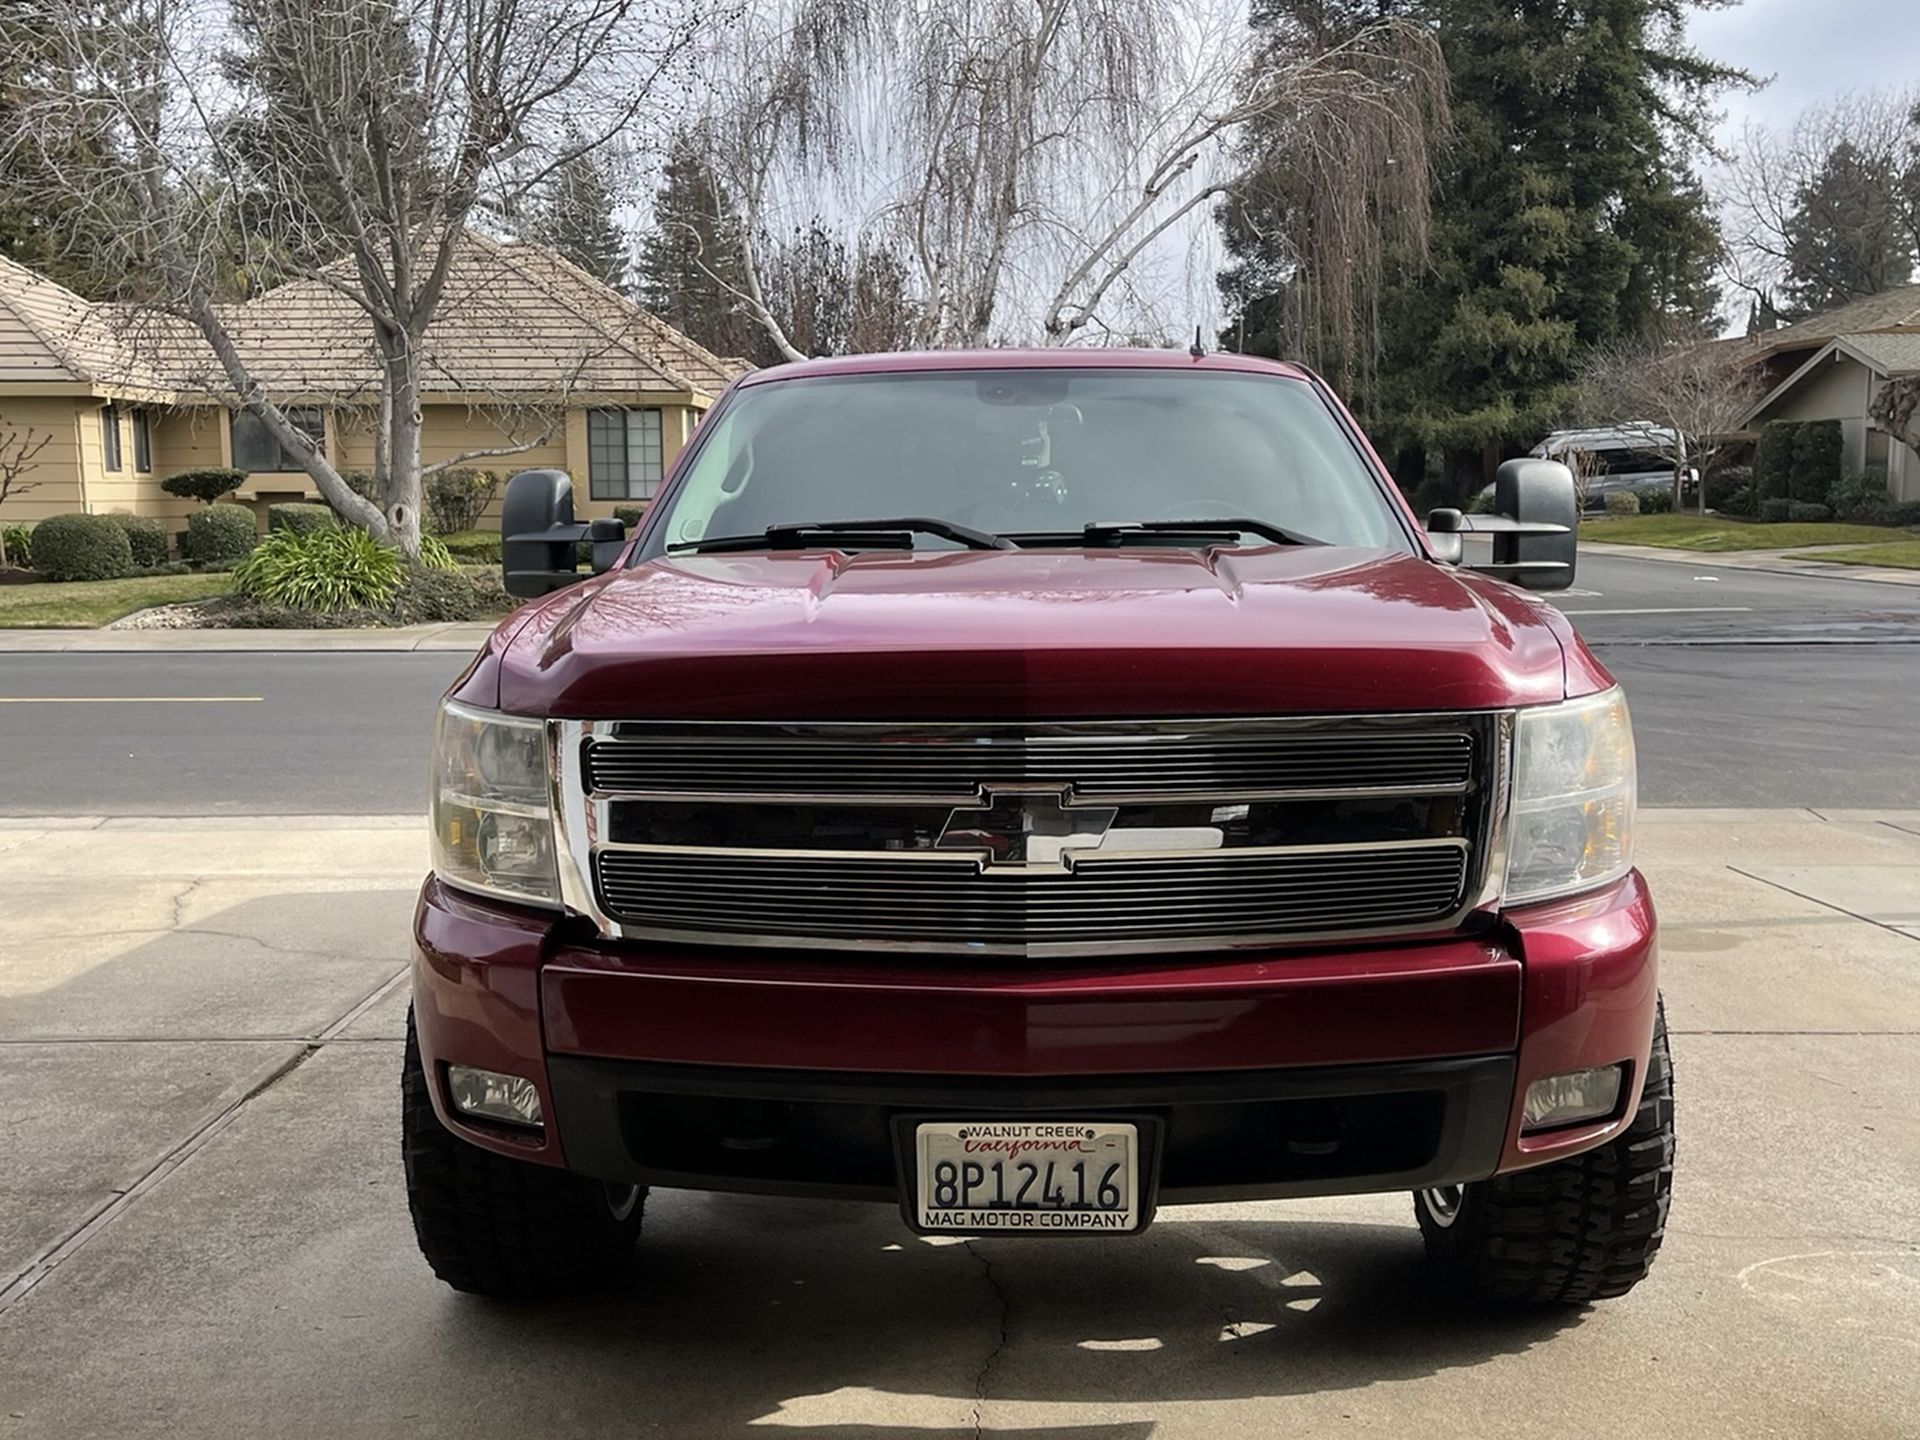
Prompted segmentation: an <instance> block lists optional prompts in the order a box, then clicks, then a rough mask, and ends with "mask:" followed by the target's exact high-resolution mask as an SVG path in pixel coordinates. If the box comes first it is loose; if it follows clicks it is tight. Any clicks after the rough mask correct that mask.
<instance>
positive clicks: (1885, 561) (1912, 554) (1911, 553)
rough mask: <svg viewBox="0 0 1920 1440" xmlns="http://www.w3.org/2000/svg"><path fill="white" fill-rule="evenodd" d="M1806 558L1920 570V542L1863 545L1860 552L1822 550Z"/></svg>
mask: <svg viewBox="0 0 1920 1440" xmlns="http://www.w3.org/2000/svg"><path fill="white" fill-rule="evenodd" d="M1806 558H1807V559H1809V560H1831V561H1833V562H1834V563H1836V564H1839V565H1885V566H1887V567H1889V568H1891V569H1896V570H1920V540H1895V541H1892V542H1890V543H1888V544H1885V545H1862V546H1861V547H1860V548H1859V549H1858V550H1822V551H1819V552H1818V553H1816V554H1813V555H1809V556H1807V557H1806Z"/></svg>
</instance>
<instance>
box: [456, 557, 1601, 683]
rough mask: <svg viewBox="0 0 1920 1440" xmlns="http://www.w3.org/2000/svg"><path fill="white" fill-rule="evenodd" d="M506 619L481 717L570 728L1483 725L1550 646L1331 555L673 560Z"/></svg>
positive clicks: (1360, 562) (1516, 611)
mask: <svg viewBox="0 0 1920 1440" xmlns="http://www.w3.org/2000/svg"><path fill="white" fill-rule="evenodd" d="M522 615H524V616H525V618H524V620H523V621H522V623H520V624H519V625H518V628H517V629H514V630H511V631H508V630H507V629H505V628H504V627H503V630H502V632H501V634H500V635H499V636H498V637H496V640H495V646H494V651H493V655H494V659H495V660H496V662H497V674H498V682H499V691H498V703H499V705H500V706H501V708H503V709H505V710H508V711H511V712H515V713H519V714H528V715H544V716H561V717H570V718H578V719H599V718H612V717H629V718H661V719H667V718H687V719H738V718H757V719H795V720H801V719H869V720H876V719H877V720H889V719H903V720H906V719H944V720H960V719H1020V718H1035V719H1040V718H1049V719H1052V718H1058V719H1066V718H1094V717H1102V716H1110V717H1118V716H1128V717H1131V716H1149V715H1152V716H1198V715H1245V714H1310V713H1316V712H1334V711H1396V710H1439V709H1490V708H1498V707H1502V706H1508V705H1525V704H1536V703H1542V702H1548V701H1553V700H1558V699H1561V698H1562V697H1563V696H1564V695H1565V694H1566V690H1567V681H1566V675H1567V665H1566V660H1565V658H1564V656H1563V648H1562V640H1561V638H1560V636H1561V634H1563V633H1564V634H1565V635H1566V636H1567V638H1568V639H1569V641H1571V632H1570V631H1568V630H1567V627H1566V623H1565V621H1564V620H1563V619H1561V618H1560V617H1559V616H1558V614H1557V612H1555V611H1553V610H1552V609H1551V608H1550V607H1548V606H1547V605H1545V604H1544V603H1542V602H1541V601H1538V600H1536V599H1534V598H1533V597H1532V596H1531V595H1528V594H1526V593H1525V592H1523V591H1520V590H1516V589H1513V588H1512V587H1510V586H1507V585H1503V584H1499V583H1497V582H1494V581H1491V580H1488V579H1486V578H1484V577H1481V576H1477V575H1473V574H1470V573H1467V572H1464V571H1460V570H1455V569H1451V568H1449V567H1446V566H1443V565H1439V564H1436V563H1434V562H1432V561H1430V560H1426V559H1422V558H1417V557H1415V556H1412V555H1406V554H1400V553H1395V552H1389V551H1383V550H1359V549H1346V548H1338V547H1332V546H1310V547H1309V546H1276V547H1270V548H1262V549H1254V550H1235V551H1232V552H1230V553H1222V552H1214V553H1207V552H1200V551H1190V550H1172V549H1167V550H1161V549H1153V550H1147V549H1141V550H1113V551H1086V550H1021V551H960V552H952V551H942V552H933V553H926V552H920V553H905V552H900V551H879V552H872V551H870V552H864V553H860V554H855V555H848V554H842V553H839V552H827V553H812V554H803V555H767V554H751V555H712V556H691V557H676V558H668V559H659V560H653V561H649V562H648V563H646V564H642V565H637V566H634V567H632V568H630V569H621V570H615V571H612V572H610V573H608V574H606V575H603V576H600V577H598V578H597V579H595V580H592V581H589V582H587V583H585V584H583V585H580V586H577V587H573V588H570V589H568V590H566V591H562V592H560V593H558V594H555V595H553V596H550V597H548V598H547V599H546V600H544V601H541V602H540V603H539V604H537V605H535V606H532V607H529V611H523V612H522ZM516 618H519V617H516ZM511 623H512V622H509V624H511ZM1571 643H1573V644H1577V643H1578V642H1577V641H1573V642H1571ZM483 668H493V667H491V666H488V667H483Z"/></svg>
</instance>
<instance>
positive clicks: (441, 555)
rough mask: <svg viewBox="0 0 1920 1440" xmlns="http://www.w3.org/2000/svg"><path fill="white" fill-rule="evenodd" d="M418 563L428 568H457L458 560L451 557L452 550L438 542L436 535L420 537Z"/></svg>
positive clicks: (438, 538)
mask: <svg viewBox="0 0 1920 1440" xmlns="http://www.w3.org/2000/svg"><path fill="white" fill-rule="evenodd" d="M420 564H421V565H422V566H423V567H424V568H426V569H428V570H458V569H459V568H460V562H459V561H458V560H456V559H454V558H453V552H452V551H450V550H449V549H447V547H446V546H445V545H443V544H441V543H440V537H439V536H438V535H422V536H421V537H420Z"/></svg>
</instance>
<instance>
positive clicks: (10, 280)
mask: <svg viewBox="0 0 1920 1440" xmlns="http://www.w3.org/2000/svg"><path fill="white" fill-rule="evenodd" d="M225 318H226V321H227V325H228V328H229V330H230V332H231V333H232V335H233V338H234V341H235V343H236V345H237V347H238V348H239V350H240V352H241V355H242V356H243V358H244V359H245V360H246V361H247V363H248V366H249V368H250V369H251V371H252V373H253V375H254V377H255V378H256V379H257V380H258V382H259V383H260V384H261V385H262V386H263V387H264V388H265V389H266V390H267V392H268V393H269V394H270V395H272V396H273V398H274V399H275V401H276V402H277V403H279V404H280V405H281V406H282V407H283V408H285V409H286V410H287V413H288V414H289V416H290V417H291V418H293V419H294V421H295V423H296V424H299V425H301V426H302V428H305V429H306V430H307V431H308V433H309V434H311V435H313V436H314V437H315V438H316V439H317V440H318V441H319V442H320V443H321V444H322V445H323V446H324V447H325V453H326V454H327V455H328V457H329V458H330V459H332V461H333V463H334V464H335V465H336V466H337V467H339V468H340V469H343V470H370V469H371V468H372V464H373V439H372V432H373V424H374V421H375V418H376V414H377V402H378V398H379V391H378V385H377V381H376V374H377V372H376V370H375V366H374V357H373V352H372V349H371V346H370V342H369V338H368V331H367V324H366V321H365V319H364V317H363V316H362V314H361V313H360V311H359V310H358V308H357V307H356V306H355V305H354V303H353V301H352V300H351V299H349V298H348V297H347V296H346V295H343V294H342V293H340V292H339V291H338V290H335V289H333V288H331V287H329V286H328V285H326V284H325V283H323V282H321V281H317V280H299V281H294V282H292V283H290V284H287V285H283V286H280V287H278V288H277V289H273V290H268V291H266V292H264V293H263V294H261V295H260V296H259V297H257V298H256V299H253V300H250V301H248V302H246V303H244V304H239V305H235V306H232V307H230V308H229V309H228V311H227V312H226V315H225ZM425 349H426V357H425V358H426V364H425V367H424V369H425V374H426V377H427V379H426V383H425V386H424V396H423V399H424V403H423V406H422V413H423V416H424V431H423V440H422V446H421V450H422V460H423V461H424V462H425V463H427V464H433V463H434V462H436V461H441V460H447V459H450V458H452V457H454V456H457V455H464V454H466V453H468V452H476V451H477V452H485V451H511V452H512V453H509V454H496V455H491V456H487V455H481V456H478V457H476V458H474V459H472V460H470V461H466V462H464V463H469V464H472V465H474V466H476V467H478V468H482V469H491V470H496V471H498V472H500V473H502V474H503V475H504V474H506V473H508V472H511V471H513V470H520V469H526V468H528V467H530V466H553V467H557V468H560V469H564V470H567V471H569V472H570V473H571V474H572V475H573V477H574V479H575V482H576V484H575V509H576V512H577V513H580V514H582V515H586V516H594V515H610V514H611V513H612V512H613V510H614V509H615V507H617V506H625V505H632V504H637V503H639V502H641V501H644V500H645V499H647V498H649V497H650V496H651V495H652V494H653V491H654V487H655V486H657V485H658V484H659V481H660V477H661V475H662V473H663V472H664V470H665V468H666V467H667V466H668V465H669V464H671V463H672V461H673V458H674V457H675V456H676V455H677V454H678V453H679V450H680V447H681V446H682V445H684V444H685V443H686V441H687V437H688V436H689V435H690V434H691V433H692V430H693V426H694V424H695V423H696V422H697V421H698V419H699V417H700V416H701V414H702V413H704V412H705V411H706V410H707V408H708V407H709V406H711V405H712V404H713V402H714V400H715V399H717V398H718V396H719V394H720V392H721V391H722V390H723V389H724V388H725V387H726V385H727V383H728V382H729V381H730V380H731V379H733V377H734V376H735V375H737V374H739V373H740V372H741V371H743V370H744V369H746V368H747V367H746V366H745V365H744V364H743V363H742V362H740V361H734V360H724V359H722V358H721V357H719V356H716V355H714V354H713V353H711V352H710V351H708V350H706V349H703V348H702V347H701V346H699V345H697V344H695V343H694V342H693V341H692V340H690V339H688V338H687V337H686V336H685V335H683V334H681V333H680V332H679V331H677V330H675V329H674V328H673V327H672V326H670V325H668V324H667V323H666V322H665V321H663V320H660V319H659V318H658V317H657V316H654V315H652V314H650V313H649V312H647V311H645V310H642V309H640V308H639V307H638V306H636V305H634V304H633V303H632V302H631V301H629V300H628V299H626V297H625V296H623V295H621V294H619V293H618V292H617V291H615V290H612V289H610V288H608V287H607V286H605V285H603V284H601V283H600V282H599V281H598V280H595V279H594V278H593V277H591V276H590V275H588V274H587V273H586V272H585V271H583V270H580V269H579V268H577V267H576V266H574V265H572V264H570V263H568V262H567V261H566V260H565V259H563V258H562V257H561V256H559V255H558V254H556V253H554V252H553V251H551V250H548V249H545V248H543V247H541V246H538V245H527V244H512V243H503V242H500V241H496V240H491V239H488V238H485V237H483V236H479V235H469V236H468V237H466V240H465V241H464V243H463V244H462V246H461V248H460V251H459V253H458V257H457V259H456V262H455V264H454V267H453V270H452V272H451V274H450V275H449V278H448V282H447V290H446V294H445V297H444V299H443V301H442V304H441V307H440V310H439V313H438V318H437V319H436V321H435V324H434V325H433V327H432V328H431V329H430V330H429V331H428V333H427V337H426V346H425ZM230 400H231V394H230V392H229V390H228V389H227V386H226V381H225V376H224V374H223V372H221V370H220V369H219V367H218V366H217V365H216V364H215V362H214V360H213V358H212V355H211V353H210V352H209V351H208V350H207V348H206V346H205V344H204V343H203V342H202V341H201V339H200V337H199V335H198V333H197V332H195V331H192V330H190V329H187V328H186V327H184V326H181V325H178V324H175V323H172V322H167V321H165V320H163V319H156V318H155V317H153V316H151V315H141V314H138V313H136V312H133V311H131V310H129V309H127V308H125V307H121V306H116V305H111V304H94V303H89V302H88V301H86V300H84V299H82V298H81V297H80V296H78V295H75V294H74V293H73V292H72V291H69V290H66V289H63V288H62V287H61V286H59V285H57V284H55V283H54V282H53V281H51V280H49V279H47V278H46V277H45V276H43V275H39V274H37V273H35V272H34V271H31V270H28V269H25V268H24V267H22V266H19V265H16V264H14V263H12V262H11V261H8V260H6V259H4V258H0V431H5V430H12V431H15V432H20V431H25V430H28V429H31V430H32V431H33V432H34V434H35V435H36V436H48V437H51V438H50V440H49V442H48V443H47V444H46V446H45V447H44V448H43V449H41V450H40V452H39V454H38V456H37V457H36V460H35V464H34V468H33V470H32V472H31V473H30V474H28V475H27V476H25V477H24V478H25V480H26V482H27V483H28V484H30V485H32V486H33V488H32V489H31V490H28V491H26V492H25V493H16V494H15V496H14V497H13V498H11V499H10V500H8V502H7V503H6V505H5V507H4V509H0V523H6V524H15V523H20V522H27V523H31V522H33V521H36V520H40V519H44V518H45V517H47V516H49V515H55V514H60V513H63V512H69V511H75V510H85V511H94V512H107V511H115V510H123V511H131V512H133V513H134V514H139V515H153V516H157V517H159V518H161V519H162V520H164V521H166V522H168V528H169V529H170V530H171V529H173V528H175V522H177V521H179V520H180V519H181V518H182V517H183V516H184V515H185V514H186V513H187V512H188V511H190V510H191V509H192V508H193V507H194V504H195V502H193V501H191V500H176V499H174V498H173V497H172V496H169V495H167V494H166V493H164V492H163V491H162V490H161V489H160V481H161V480H162V479H163V478H165V477H166V476H168V475H171V474H174V473H175V472H177V471H180V470H184V469H189V468H192V467H195V466H202V465H231V466H234V467H235V468H238V469H241V470H245V471H246V472H247V474H248V479H247V482H246V484H244V485H243V486H242V487H241V488H240V490H239V491H238V492H237V498H238V499H240V500H242V501H244V502H248V503H251V504H252V505H254V506H255V508H256V509H264V507H265V506H266V505H267V504H269V503H273V502H276V501H282V500H298V499H306V500H317V499H318V498H320V497H319V492H318V490H317V489H316V488H315V486H314V484H313V481H312V479H311V478H310V477H309V476H308V475H307V474H306V472H305V471H304V470H302V469H300V468H299V466H298V465H297V464H295V463H293V462H292V461H291V460H289V459H288V458H287V457H286V456H284V455H283V454H282V453H281V451H280V448H279V446H278V445H277V444H275V443H274V441H273V440H272V438H271V437H270V436H268V435H267V434H266V433H265V431H264V429H263V427H262V426H261V425H260V423H259V422H258V421H257V420H255V419H254V418H253V417H251V416H248V415H246V414H245V413H244V412H239V411H235V410H233V409H232V408H230V404H229V402H230ZM495 505H496V507H497V505H498V500H497V499H496V501H495Z"/></svg>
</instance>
